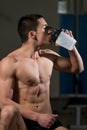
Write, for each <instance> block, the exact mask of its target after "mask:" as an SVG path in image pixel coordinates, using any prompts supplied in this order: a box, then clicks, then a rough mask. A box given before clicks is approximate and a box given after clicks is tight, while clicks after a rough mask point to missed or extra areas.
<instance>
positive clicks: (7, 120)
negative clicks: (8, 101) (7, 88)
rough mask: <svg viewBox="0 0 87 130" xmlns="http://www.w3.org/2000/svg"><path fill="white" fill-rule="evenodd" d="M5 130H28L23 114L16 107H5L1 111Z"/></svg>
mask: <svg viewBox="0 0 87 130" xmlns="http://www.w3.org/2000/svg"><path fill="white" fill-rule="evenodd" d="M1 124H2V126H3V130H26V126H25V124H24V121H23V119H22V117H21V114H20V113H19V111H18V110H17V108H15V107H14V106H10V105H9V106H5V107H4V108H3V109H2V110H1Z"/></svg>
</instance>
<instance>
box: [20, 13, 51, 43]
mask: <svg viewBox="0 0 87 130" xmlns="http://www.w3.org/2000/svg"><path fill="white" fill-rule="evenodd" d="M48 30H50V27H49V26H48V25H47V22H46V21H45V19H44V17H43V16H42V15H40V14H30V15H25V16H23V17H21V18H20V20H19V23H18V33H19V36H20V38H21V41H22V42H23V43H24V42H26V41H27V40H29V38H32V39H34V40H36V41H41V38H42V37H43V35H44V36H46V35H47V36H48V34H49V33H48ZM45 40H46V39H44V42H45ZM46 42H47V41H46Z"/></svg>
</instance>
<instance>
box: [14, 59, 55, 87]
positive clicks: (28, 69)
mask: <svg viewBox="0 0 87 130" xmlns="http://www.w3.org/2000/svg"><path fill="white" fill-rule="evenodd" d="M52 68H53V63H52V61H50V60H49V59H47V58H44V57H40V58H38V59H37V60H34V59H30V58H25V59H22V60H20V61H19V62H18V64H17V69H16V76H17V78H18V79H19V80H20V81H21V82H22V83H24V84H29V85H30V86H31V85H35V86H36V85H37V84H38V83H41V82H45V83H46V82H47V81H48V80H49V79H50V77H51V74H52Z"/></svg>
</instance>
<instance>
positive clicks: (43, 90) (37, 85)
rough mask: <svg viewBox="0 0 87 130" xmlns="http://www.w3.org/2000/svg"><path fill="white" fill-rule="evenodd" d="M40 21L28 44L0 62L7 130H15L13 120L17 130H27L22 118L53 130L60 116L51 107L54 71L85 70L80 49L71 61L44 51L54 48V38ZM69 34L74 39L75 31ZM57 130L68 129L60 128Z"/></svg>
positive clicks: (71, 55)
mask: <svg viewBox="0 0 87 130" xmlns="http://www.w3.org/2000/svg"><path fill="white" fill-rule="evenodd" d="M38 21H39V25H38V27H37V31H30V32H29V33H28V40H27V41H26V42H25V43H23V44H22V46H21V47H20V48H19V49H17V50H15V51H13V52H11V53H10V54H8V55H7V56H6V57H5V58H3V59H2V60H1V62H0V92H1V94H0V108H1V109H2V112H1V121H2V124H3V125H4V127H5V128H4V129H5V130H8V128H9V130H11V129H12V128H10V127H11V123H10V122H11V120H12V121H13V122H14V123H13V124H12V125H13V126H14V127H15V126H16V128H15V130H25V129H26V128H25V124H24V122H23V120H22V118H21V115H22V116H23V117H25V118H27V119H31V120H34V121H36V122H38V123H39V124H40V125H41V126H42V127H45V128H50V127H51V125H52V124H53V123H54V121H55V118H56V117H57V116H58V115H55V114H52V110H51V105H50V93H49V91H50V78H51V74H52V71H53V69H56V70H58V71H64V72H69V73H79V72H82V71H83V69H84V67H83V62H82V59H81V56H80V55H79V53H78V51H77V49H76V47H74V49H73V50H72V51H68V52H69V58H64V57H62V56H60V55H59V54H58V53H56V52H54V51H52V50H49V49H45V50H41V49H40V47H41V46H43V45H49V44H50V42H49V41H50V37H51V36H50V31H49V32H48V33H45V31H44V30H43V26H44V25H47V23H46V21H45V19H43V18H40V19H39V20H38ZM66 33H67V34H69V35H71V36H72V33H71V31H68V30H66ZM4 113H6V114H4ZM8 113H10V114H8ZM8 115H10V116H8ZM14 115H17V116H14ZM15 119H19V126H21V124H22V125H23V127H22V128H21V127H18V126H17V125H16V124H17V123H18V122H17V120H16V121H14V120H15ZM7 120H8V122H7ZM6 122H7V124H6ZM14 127H13V128H14ZM56 130H66V128H64V127H58V128H56Z"/></svg>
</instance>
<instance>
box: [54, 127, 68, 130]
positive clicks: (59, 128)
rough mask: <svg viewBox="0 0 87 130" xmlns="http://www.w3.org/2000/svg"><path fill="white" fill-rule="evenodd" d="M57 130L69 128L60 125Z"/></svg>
mask: <svg viewBox="0 0 87 130" xmlns="http://www.w3.org/2000/svg"><path fill="white" fill-rule="evenodd" d="M55 130H68V129H67V128H65V127H63V126H59V127H57V128H56V129H55Z"/></svg>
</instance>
